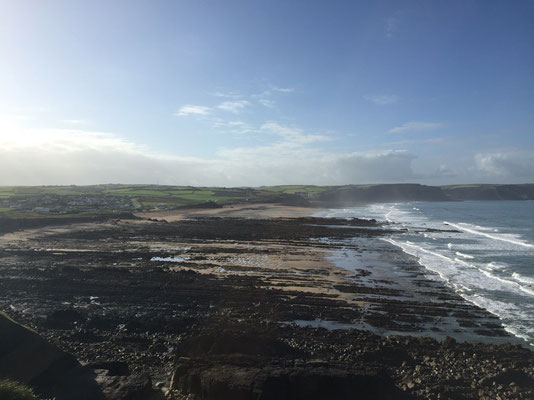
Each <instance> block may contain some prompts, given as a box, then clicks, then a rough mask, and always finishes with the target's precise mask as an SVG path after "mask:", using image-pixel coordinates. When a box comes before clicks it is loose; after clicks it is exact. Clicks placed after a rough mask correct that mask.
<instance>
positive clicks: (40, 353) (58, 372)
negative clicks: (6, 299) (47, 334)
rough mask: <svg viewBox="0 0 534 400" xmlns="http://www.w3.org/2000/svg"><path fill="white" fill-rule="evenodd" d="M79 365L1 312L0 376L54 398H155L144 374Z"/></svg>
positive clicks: (124, 399) (74, 399)
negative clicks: (124, 373)
mask: <svg viewBox="0 0 534 400" xmlns="http://www.w3.org/2000/svg"><path fill="white" fill-rule="evenodd" d="M106 368H107V366H105V365H103V366H102V369H95V368H91V367H90V366H82V365H81V364H80V363H79V362H78V361H77V360H76V359H75V358H74V357H73V356H71V355H70V354H67V353H65V352H63V351H61V350H60V349H58V348H57V347H56V346H54V345H52V344H50V343H48V342H47V341H46V340H45V339H43V338H42V337H40V336H39V335H38V334H37V333H36V332H34V331H32V330H30V329H29V328H26V327H24V326H22V325H20V324H18V323H16V322H15V321H13V320H12V319H10V318H9V317H7V316H6V315H5V314H0V379H3V378H9V379H12V380H15V381H18V382H22V383H25V384H27V385H28V386H30V387H31V388H32V389H33V390H34V391H35V393H36V394H37V395H38V396H40V397H44V398H55V399H56V400H83V399H87V400H108V399H109V400H111V399H113V400H115V399H123V400H145V399H156V398H158V397H157V396H156V395H157V392H155V391H153V390H152V385H151V381H150V378H149V377H147V376H137V375H128V376H114V373H113V372H114V371H113V368H108V369H106Z"/></svg>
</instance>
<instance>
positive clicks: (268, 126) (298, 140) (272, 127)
mask: <svg viewBox="0 0 534 400" xmlns="http://www.w3.org/2000/svg"><path fill="white" fill-rule="evenodd" d="M260 130H261V131H263V132H266V133H272V134H275V135H278V136H281V137H282V138H284V140H285V141H286V142H287V143H293V144H299V145H303V144H310V143H314V142H326V141H329V140H331V138H330V137H328V136H325V135H310V134H305V133H304V132H303V131H302V130H301V129H299V128H295V127H288V126H283V125H280V124H279V123H277V122H274V121H270V122H266V123H265V124H263V125H262V126H261V127H260Z"/></svg>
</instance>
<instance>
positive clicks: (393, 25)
mask: <svg viewBox="0 0 534 400" xmlns="http://www.w3.org/2000/svg"><path fill="white" fill-rule="evenodd" d="M398 23H399V20H398V18H395V17H390V18H388V19H386V26H385V28H386V37H387V38H392V37H393V33H395V31H396V30H397V26H398Z"/></svg>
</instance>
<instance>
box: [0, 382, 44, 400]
mask: <svg viewBox="0 0 534 400" xmlns="http://www.w3.org/2000/svg"><path fill="white" fill-rule="evenodd" d="M0 399H2V400H35V399H36V397H35V395H34V394H33V392H32V390H31V389H30V388H29V387H27V386H25V385H22V384H20V383H18V382H15V381H12V380H10V379H2V380H0Z"/></svg>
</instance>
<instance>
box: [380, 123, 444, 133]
mask: <svg viewBox="0 0 534 400" xmlns="http://www.w3.org/2000/svg"><path fill="white" fill-rule="evenodd" d="M440 128H443V124H442V123H440V122H423V121H412V122H405V123H404V124H402V125H400V126H396V127H394V128H391V129H390V130H389V131H388V132H389V133H410V132H426V131H435V130H437V129H440Z"/></svg>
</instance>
